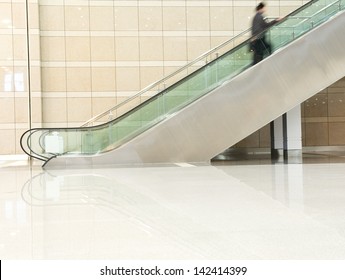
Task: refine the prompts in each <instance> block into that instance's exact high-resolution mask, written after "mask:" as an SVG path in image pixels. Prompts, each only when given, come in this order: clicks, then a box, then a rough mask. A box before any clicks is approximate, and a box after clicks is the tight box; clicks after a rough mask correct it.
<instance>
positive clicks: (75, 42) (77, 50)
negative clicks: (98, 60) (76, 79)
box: [66, 37, 91, 61]
mask: <svg viewBox="0 0 345 280" xmlns="http://www.w3.org/2000/svg"><path fill="white" fill-rule="evenodd" d="M90 56H91V53H90V38H89V37H66V60H67V61H90Z"/></svg>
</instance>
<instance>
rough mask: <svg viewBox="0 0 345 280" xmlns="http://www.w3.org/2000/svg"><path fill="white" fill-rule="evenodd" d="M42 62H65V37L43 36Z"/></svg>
mask: <svg viewBox="0 0 345 280" xmlns="http://www.w3.org/2000/svg"><path fill="white" fill-rule="evenodd" d="M41 60H42V62H45V61H65V60H66V52H65V37H60V36H56V37H55V36H54V37H52V36H41Z"/></svg>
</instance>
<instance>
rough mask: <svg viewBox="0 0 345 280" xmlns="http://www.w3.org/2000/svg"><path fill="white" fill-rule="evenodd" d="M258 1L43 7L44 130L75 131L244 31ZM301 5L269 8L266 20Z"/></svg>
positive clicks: (47, 0) (55, 0)
mask: <svg viewBox="0 0 345 280" xmlns="http://www.w3.org/2000/svg"><path fill="white" fill-rule="evenodd" d="M258 2H259V1H229V0H217V1H215V0H214V1H213V0H202V1H196V0H194V1H186V0H173V1H170V0H164V1H162V0H156V1H145V0H141V1H112V0H110V1H74V0H68V1H67V0H65V1H61V0H40V30H41V49H42V56H41V57H42V91H43V104H44V107H43V108H44V109H43V119H44V125H45V126H46V127H47V126H78V125H80V124H81V123H83V122H84V121H86V120H87V119H89V118H91V117H92V116H95V115H97V114H98V113H100V112H103V111H105V110H107V109H109V108H110V107H111V106H114V105H115V104H116V103H117V102H121V101H122V100H124V99H126V98H128V97H130V96H132V95H133V94H135V93H136V92H138V91H139V90H140V89H142V88H144V87H145V86H147V85H149V84H151V83H153V82H154V81H156V80H159V79H160V78H162V77H163V76H166V75H167V74H169V73H171V71H173V70H175V69H177V68H178V67H181V66H183V65H185V64H186V63H187V61H191V60H193V59H194V58H196V57H197V56H199V55H200V54H202V53H203V52H206V51H207V50H209V49H210V48H212V47H214V46H216V45H218V44H220V43H222V42H224V41H225V40H227V39H229V38H231V37H232V36H234V34H238V33H240V32H242V31H243V30H245V29H247V28H249V26H250V22H251V18H252V16H253V15H254V7H255V5H256V4H257V3H258ZM304 2H306V1H304ZM302 3H303V1H278V0H276V1H268V6H269V14H270V15H272V16H279V15H284V14H286V13H288V12H289V11H291V10H294V9H295V8H296V7H298V6H300V5H301V4H302ZM52 112H54V114H52Z"/></svg>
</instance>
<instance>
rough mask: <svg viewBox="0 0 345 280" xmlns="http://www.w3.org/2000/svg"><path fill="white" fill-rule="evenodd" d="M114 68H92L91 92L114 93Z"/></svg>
mask: <svg viewBox="0 0 345 280" xmlns="http://www.w3.org/2000/svg"><path fill="white" fill-rule="evenodd" d="M115 90H116V88H115V68H114V67H93V68H92V91H111V92H115Z"/></svg>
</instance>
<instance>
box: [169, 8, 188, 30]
mask: <svg viewBox="0 0 345 280" xmlns="http://www.w3.org/2000/svg"><path fill="white" fill-rule="evenodd" d="M186 28H187V19H186V8H185V7H163V30H172V31H176V30H183V31H184V30H186Z"/></svg>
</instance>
